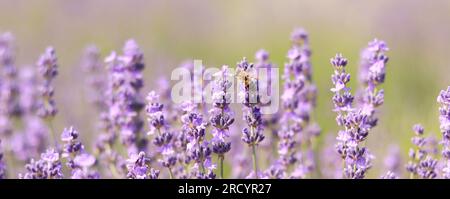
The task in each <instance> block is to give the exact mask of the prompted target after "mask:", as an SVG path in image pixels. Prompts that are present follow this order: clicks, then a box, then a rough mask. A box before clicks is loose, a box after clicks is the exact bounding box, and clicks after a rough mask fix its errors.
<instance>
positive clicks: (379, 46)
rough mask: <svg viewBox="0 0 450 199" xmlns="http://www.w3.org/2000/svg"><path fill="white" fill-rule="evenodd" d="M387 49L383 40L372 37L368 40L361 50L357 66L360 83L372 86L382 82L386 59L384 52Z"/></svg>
mask: <svg viewBox="0 0 450 199" xmlns="http://www.w3.org/2000/svg"><path fill="white" fill-rule="evenodd" d="M388 50H389V48H388V47H387V45H386V43H385V42H384V41H381V40H378V39H374V40H372V41H371V42H369V44H368V46H367V47H366V48H365V49H364V50H363V51H362V52H361V61H360V68H359V80H360V81H361V83H363V84H364V85H369V86H370V87H373V86H376V85H378V84H381V83H383V82H384V79H385V72H386V70H385V64H386V62H387V61H388V57H387V56H386V55H385V54H384V53H385V52H386V51H388Z"/></svg>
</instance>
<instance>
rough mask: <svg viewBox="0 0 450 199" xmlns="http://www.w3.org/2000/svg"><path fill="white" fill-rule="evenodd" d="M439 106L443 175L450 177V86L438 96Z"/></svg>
mask: <svg viewBox="0 0 450 199" xmlns="http://www.w3.org/2000/svg"><path fill="white" fill-rule="evenodd" d="M437 101H438V103H439V104H440V107H439V113H440V115H439V122H440V124H441V125H440V129H441V132H442V145H443V149H442V159H443V161H444V168H443V169H442V172H443V177H444V178H446V179H450V86H449V87H447V90H442V91H441V92H440V93H439V96H438V98H437Z"/></svg>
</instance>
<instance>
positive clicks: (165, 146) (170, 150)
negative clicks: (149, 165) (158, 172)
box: [146, 91, 177, 178]
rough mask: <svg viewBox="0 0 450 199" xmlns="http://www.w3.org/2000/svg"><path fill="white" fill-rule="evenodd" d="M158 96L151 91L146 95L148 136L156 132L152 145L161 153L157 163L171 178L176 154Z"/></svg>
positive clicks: (171, 134)
mask: <svg viewBox="0 0 450 199" xmlns="http://www.w3.org/2000/svg"><path fill="white" fill-rule="evenodd" d="M158 101H159V95H157V94H156V93H155V92H154V91H151V92H150V93H149V94H148V95H147V102H148V103H147V107H146V112H147V117H148V122H149V125H150V131H149V132H148V133H147V134H148V135H153V134H154V133H155V132H157V135H156V136H155V138H154V140H153V143H154V144H155V145H156V146H157V147H158V149H159V152H160V153H161V158H160V159H159V162H160V163H161V164H162V166H163V167H166V168H167V169H168V171H169V174H170V177H171V178H173V177H174V176H173V173H172V168H173V167H174V166H175V164H176V162H177V158H176V154H175V151H174V147H173V139H172V138H173V133H172V132H171V131H170V130H169V129H168V126H167V125H166V122H165V120H164V114H163V107H164V105H163V104H161V103H159V102H158Z"/></svg>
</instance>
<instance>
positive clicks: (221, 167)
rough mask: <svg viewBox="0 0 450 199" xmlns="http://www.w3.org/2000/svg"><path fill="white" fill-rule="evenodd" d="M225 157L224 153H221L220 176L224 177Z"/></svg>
mask: <svg viewBox="0 0 450 199" xmlns="http://www.w3.org/2000/svg"><path fill="white" fill-rule="evenodd" d="M224 159H225V157H224V156H223V155H219V162H220V178H221V179H223V160H224Z"/></svg>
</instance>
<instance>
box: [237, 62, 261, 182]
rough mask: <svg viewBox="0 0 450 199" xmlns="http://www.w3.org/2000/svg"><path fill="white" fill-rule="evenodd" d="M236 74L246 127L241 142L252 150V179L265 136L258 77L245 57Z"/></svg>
mask: <svg viewBox="0 0 450 199" xmlns="http://www.w3.org/2000/svg"><path fill="white" fill-rule="evenodd" d="M236 74H237V76H238V77H239V78H241V81H242V84H241V85H240V86H241V93H240V95H241V96H243V99H244V102H243V104H244V108H243V112H244V118H243V119H244V121H245V122H246V124H247V127H245V128H244V129H243V130H242V141H244V142H245V143H246V144H248V146H249V147H251V148H252V154H253V155H252V157H253V170H254V171H253V174H254V177H256V178H259V175H258V174H259V173H260V172H259V170H258V159H257V156H256V147H257V146H258V144H259V143H260V142H262V141H263V140H264V137H265V136H264V135H263V126H262V113H261V108H260V96H259V91H260V90H259V87H258V86H259V85H258V77H257V76H256V74H255V69H254V68H253V64H252V63H248V62H247V60H246V58H245V57H244V58H243V59H242V61H240V62H239V63H238V64H237V71H236Z"/></svg>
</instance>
